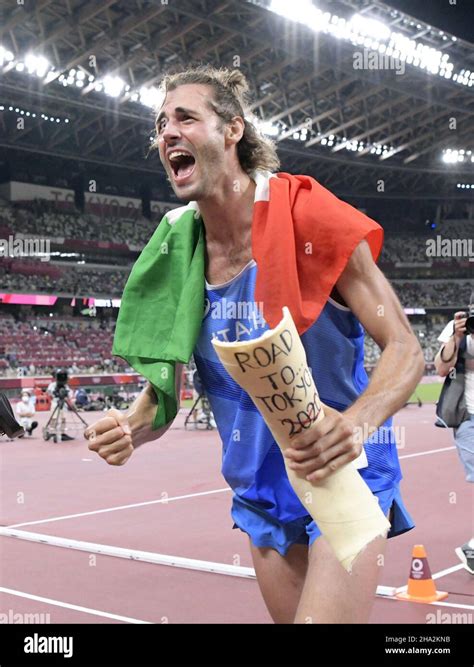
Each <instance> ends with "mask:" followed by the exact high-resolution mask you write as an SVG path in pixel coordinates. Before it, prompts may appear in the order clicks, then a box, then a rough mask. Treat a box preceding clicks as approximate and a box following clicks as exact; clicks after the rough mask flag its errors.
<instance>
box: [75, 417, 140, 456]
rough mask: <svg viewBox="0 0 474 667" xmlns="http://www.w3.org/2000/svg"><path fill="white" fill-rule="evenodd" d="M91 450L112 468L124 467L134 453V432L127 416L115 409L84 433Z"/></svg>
mask: <svg viewBox="0 0 474 667" xmlns="http://www.w3.org/2000/svg"><path fill="white" fill-rule="evenodd" d="M84 437H85V438H86V440H88V441H89V449H90V450H91V451H92V452H97V454H98V455H99V456H101V457H102V458H103V459H105V460H106V461H107V463H108V464H109V465H112V466H122V465H123V464H124V463H126V462H127V461H128V459H129V458H130V457H131V455H132V453H133V449H134V448H133V443H132V430H131V428H130V424H129V423H128V420H127V417H126V416H125V414H123V413H122V412H120V411H119V410H115V408H113V409H111V410H108V411H107V415H106V416H105V417H103V418H102V419H99V421H97V422H96V423H95V424H92V426H88V427H87V428H86V430H85V431H84Z"/></svg>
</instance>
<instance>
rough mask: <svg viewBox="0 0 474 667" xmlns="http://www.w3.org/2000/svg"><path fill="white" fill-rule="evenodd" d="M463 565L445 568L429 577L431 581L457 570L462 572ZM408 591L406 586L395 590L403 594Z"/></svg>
mask: <svg viewBox="0 0 474 667" xmlns="http://www.w3.org/2000/svg"><path fill="white" fill-rule="evenodd" d="M463 567H464V565H463V564H462V563H458V565H453V566H452V567H447V568H446V569H445V570H440V571H439V572H435V573H434V574H432V575H431V578H432V579H441V577H445V576H446V575H448V574H451V573H452V572H457V571H458V570H462V569H463ZM407 589H408V585H406V586H400V587H399V588H397V589H396V592H397V593H403V592H405V591H406V590H407Z"/></svg>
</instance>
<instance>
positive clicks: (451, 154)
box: [441, 148, 466, 164]
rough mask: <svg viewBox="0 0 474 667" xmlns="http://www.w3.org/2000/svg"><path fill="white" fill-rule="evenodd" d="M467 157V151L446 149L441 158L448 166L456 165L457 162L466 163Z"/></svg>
mask: <svg viewBox="0 0 474 667" xmlns="http://www.w3.org/2000/svg"><path fill="white" fill-rule="evenodd" d="M465 157H466V151H465V150H463V149H461V150H459V149H457V148H446V149H445V150H444V151H443V153H442V156H441V159H442V160H443V162H445V163H446V164H456V163H457V162H464V161H465Z"/></svg>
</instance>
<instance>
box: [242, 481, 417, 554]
mask: <svg viewBox="0 0 474 667" xmlns="http://www.w3.org/2000/svg"><path fill="white" fill-rule="evenodd" d="M374 496H376V497H377V499H378V501H379V505H380V507H381V509H382V512H383V513H384V514H385V516H387V515H388V512H389V510H391V513H390V514H391V516H390V523H391V528H390V531H389V533H388V537H395V535H401V534H402V533H406V532H407V530H411V529H412V528H414V526H415V524H414V523H413V519H412V518H411V516H410V514H409V513H408V510H407V509H406V507H405V505H404V504H403V500H402V497H401V495H400V489H399V487H398V484H396V485H395V486H393V487H391V488H390V489H384V490H383V491H376V492H374ZM231 514H232V518H233V519H234V522H235V523H234V526H233V528H240V530H242V531H243V532H244V533H247V535H249V537H250V539H251V541H252V544H254V545H255V546H256V547H270V548H271V549H275V550H276V551H278V553H280V554H281V555H282V556H284V555H285V554H286V552H287V551H288V549H289V548H290V547H291V546H292V545H293V544H306V545H308V546H310V545H311V544H313V542H314V541H315V540H316V539H317V538H318V537H319V536H320V535H321V531H320V530H319V528H318V526H317V525H316V522H315V521H314V519H313V518H312V517H311V516H310V515H309V514H307V515H306V516H303V517H301V518H299V519H295V520H294V521H289V522H287V523H282V522H281V521H278V519H275V518H274V517H272V516H271V515H270V514H268V512H266V511H265V510H263V509H261V508H260V507H259V506H258V505H257V504H256V503H254V502H249V501H248V500H245V499H244V498H242V497H241V496H237V495H234V497H233V502H232V510H231Z"/></svg>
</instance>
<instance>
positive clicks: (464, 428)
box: [434, 297, 474, 574]
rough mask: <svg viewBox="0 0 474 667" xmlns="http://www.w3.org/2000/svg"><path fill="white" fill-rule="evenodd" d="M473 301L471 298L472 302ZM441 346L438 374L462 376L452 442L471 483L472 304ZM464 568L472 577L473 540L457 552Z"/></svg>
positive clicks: (448, 330) (450, 327)
mask: <svg viewBox="0 0 474 667" xmlns="http://www.w3.org/2000/svg"><path fill="white" fill-rule="evenodd" d="M472 301H473V299H472V297H471V302H472ZM438 340H439V341H440V342H441V343H443V345H442V346H441V348H440V350H439V352H438V354H437V355H436V357H435V360H434V362H435V366H436V370H437V372H438V374H439V375H441V376H442V377H446V376H447V375H448V374H449V375H451V371H453V369H454V377H455V376H456V374H464V395H463V400H462V401H461V403H460V411H459V417H458V420H457V422H458V424H457V426H456V427H454V441H455V443H456V447H457V450H458V454H459V458H460V459H461V462H462V464H463V466H464V470H465V473H466V480H467V481H468V482H474V304H473V303H471V305H470V307H469V313H465V312H463V311H459V312H457V313H455V315H454V320H451V321H450V322H449V323H448V324H447V325H446V327H445V328H444V329H443V331H442V332H441V334H440V336H439V337H438ZM456 554H457V555H458V556H459V558H460V559H461V561H462V562H463V563H464V566H465V568H466V569H467V570H468V571H469V572H470V573H471V574H474V537H471V539H470V540H469V541H468V542H466V543H465V544H463V546H461V547H458V548H457V549H456Z"/></svg>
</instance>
